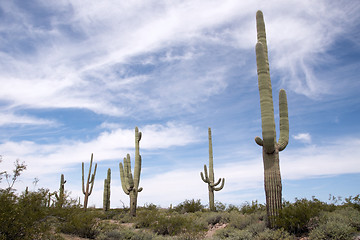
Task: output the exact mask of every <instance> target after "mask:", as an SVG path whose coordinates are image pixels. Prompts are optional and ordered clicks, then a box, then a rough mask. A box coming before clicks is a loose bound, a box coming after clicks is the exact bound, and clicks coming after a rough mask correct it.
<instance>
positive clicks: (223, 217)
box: [203, 212, 230, 225]
mask: <svg viewBox="0 0 360 240" xmlns="http://www.w3.org/2000/svg"><path fill="white" fill-rule="evenodd" d="M203 218H205V221H206V223H207V224H210V225H215V224H218V223H228V222H229V220H230V214H229V213H227V212H207V213H203Z"/></svg>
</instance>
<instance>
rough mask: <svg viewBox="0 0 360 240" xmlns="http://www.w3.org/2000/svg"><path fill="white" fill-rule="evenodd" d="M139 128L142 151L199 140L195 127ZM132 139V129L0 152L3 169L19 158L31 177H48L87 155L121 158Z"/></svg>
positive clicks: (8, 145) (14, 145) (11, 145)
mask: <svg viewBox="0 0 360 240" xmlns="http://www.w3.org/2000/svg"><path fill="white" fill-rule="evenodd" d="M139 127H140V131H142V133H143V137H142V140H141V148H142V149H143V150H148V151H149V150H154V149H164V148H169V147H172V146H184V145H187V144H190V143H195V142H197V141H199V140H198V139H197V138H196V134H195V132H196V131H195V128H194V127H192V126H189V125H185V124H179V123H175V122H170V123H168V124H166V125H145V126H143V127H141V126H139ZM134 138H135V137H134V130H133V129H121V128H119V129H114V130H111V131H103V132H101V133H100V134H99V136H97V137H96V138H95V139H93V140H90V141H87V142H84V141H74V140H66V139H64V140H63V141H62V142H60V143H55V144H38V143H36V142H33V141H21V142H13V141H10V142H4V143H2V144H1V145H0V152H1V154H2V155H3V157H4V158H6V159H8V160H7V162H8V165H7V169H11V159H13V160H15V159H17V158H19V159H21V160H22V161H25V162H26V163H27V164H28V165H29V169H31V172H32V173H33V174H35V175H36V174H42V173H43V172H46V173H47V174H49V173H52V172H57V171H58V170H59V169H66V168H69V167H72V166H73V165H74V164H76V163H80V162H87V161H88V160H89V158H90V154H91V153H94V159H95V160H96V161H97V162H100V161H104V160H115V159H122V158H123V157H124V156H126V154H127V153H128V152H130V151H131V152H133V151H132V149H133V148H134Z"/></svg>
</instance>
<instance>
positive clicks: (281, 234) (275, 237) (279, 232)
mask: <svg viewBox="0 0 360 240" xmlns="http://www.w3.org/2000/svg"><path fill="white" fill-rule="evenodd" d="M255 239H256V240H295V239H296V238H295V237H294V236H291V235H290V234H289V233H288V232H286V231H285V230H284V229H276V230H272V229H268V228H267V229H265V231H263V232H261V233H259V234H258V235H257V236H256V238H255Z"/></svg>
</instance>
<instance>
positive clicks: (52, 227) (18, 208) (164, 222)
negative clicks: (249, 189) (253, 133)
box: [0, 188, 360, 240]
mask: <svg viewBox="0 0 360 240" xmlns="http://www.w3.org/2000/svg"><path fill="white" fill-rule="evenodd" d="M48 194H49V190H48V189H42V188H40V189H38V190H37V191H24V192H22V193H20V194H15V192H14V190H13V189H1V190H0V239H14V240H15V239H73V238H74V237H75V236H76V237H81V238H86V239H159V240H161V239H164V240H165V239H209V240H210V239H219V240H220V239H264V240H265V239H344V240H345V239H355V236H356V235H357V233H358V232H359V231H360V195H357V196H355V197H349V198H346V199H345V200H344V201H341V202H340V203H339V202H337V203H335V202H330V203H326V202H322V201H320V200H318V199H316V198H315V197H313V198H312V199H311V200H308V199H295V201H294V202H289V201H283V206H282V210H281V211H280V213H279V216H278V217H277V218H276V219H275V221H276V223H277V224H276V225H277V227H276V228H272V229H270V228H268V227H267V226H268V223H267V221H268V220H267V219H268V218H267V217H266V216H267V214H266V207H265V205H263V204H261V203H258V202H257V201H253V202H251V203H243V204H242V205H240V206H235V205H227V204H223V203H220V202H215V211H210V210H209V209H208V207H207V206H204V205H202V203H201V202H200V200H194V199H192V200H185V201H183V202H181V203H179V204H178V205H176V206H174V207H172V208H167V209H164V208H160V207H158V206H156V205H155V204H147V205H145V206H142V207H140V206H139V207H138V209H137V215H136V217H133V216H132V215H131V214H129V213H130V209H129V208H121V209H108V210H107V211H104V210H103V208H98V209H95V208H91V207H90V208H87V211H84V208H83V206H82V205H80V204H79V202H78V201H76V200H74V199H71V198H70V197H69V196H68V194H65V197H64V199H63V202H62V204H63V206H62V207H61V208H60V207H58V205H57V204H52V205H50V206H49V205H48V204H47V201H48ZM56 201H57V200H56Z"/></svg>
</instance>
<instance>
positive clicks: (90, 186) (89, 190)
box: [82, 154, 97, 211]
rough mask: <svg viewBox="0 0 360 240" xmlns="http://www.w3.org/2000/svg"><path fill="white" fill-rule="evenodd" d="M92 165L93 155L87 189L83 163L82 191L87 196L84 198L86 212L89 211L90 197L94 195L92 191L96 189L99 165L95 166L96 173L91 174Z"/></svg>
mask: <svg viewBox="0 0 360 240" xmlns="http://www.w3.org/2000/svg"><path fill="white" fill-rule="evenodd" d="M92 163H93V154H91V160H90V166H89V174H88V178H87V181H86V187H85V182H84V162H83V163H82V191H83V194H84V195H85V196H84V209H85V211H86V209H87V205H88V201H89V196H90V195H91V193H92V190H93V187H94V182H95V174H96V168H97V163H96V164H95V169H94V173H93V174H91V168H92Z"/></svg>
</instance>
